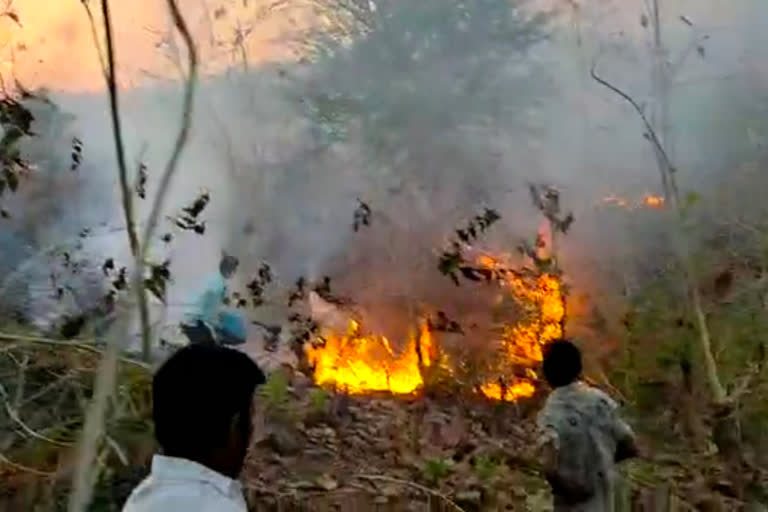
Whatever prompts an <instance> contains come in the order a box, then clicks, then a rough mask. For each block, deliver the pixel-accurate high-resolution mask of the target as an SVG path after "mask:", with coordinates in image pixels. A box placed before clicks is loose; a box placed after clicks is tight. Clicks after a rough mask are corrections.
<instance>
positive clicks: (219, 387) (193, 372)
mask: <svg viewBox="0 0 768 512" xmlns="http://www.w3.org/2000/svg"><path fill="white" fill-rule="evenodd" d="M265 380H266V379H265V377H264V374H263V373H262V371H261V370H260V369H259V367H258V365H256V363H254V362H253V360H251V358H250V357H248V356H247V355H246V354H244V353H242V352H239V351H237V350H234V349H230V348H225V347H220V346H210V345H188V346H186V347H184V348H182V349H180V350H178V351H177V352H176V353H175V354H173V355H172V356H171V357H169V358H168V360H167V361H166V362H165V363H164V364H163V365H162V366H161V367H160V369H159V370H158V371H157V373H156V374H155V376H154V379H153V382H152V385H153V388H152V398H153V406H152V407H153V411H152V415H153V417H154V421H155V437H156V438H157V441H158V443H159V444H160V446H161V447H162V448H163V451H164V453H165V454H166V455H169V456H172V457H181V458H186V459H192V460H199V459H201V458H205V457H208V456H210V455H211V454H212V453H214V452H216V451H217V450H218V449H220V448H222V447H225V446H226V445H227V442H228V440H229V437H230V435H231V428H232V421H233V419H234V418H235V417H236V416H238V415H239V416H238V417H239V419H240V421H242V422H243V423H241V424H240V425H239V426H240V427H241V428H242V429H243V433H244V435H247V432H248V431H249V428H248V427H249V425H250V420H251V418H250V411H251V403H252V400H253V394H254V391H255V390H256V388H257V387H258V386H260V385H261V384H263V383H264V382H265Z"/></svg>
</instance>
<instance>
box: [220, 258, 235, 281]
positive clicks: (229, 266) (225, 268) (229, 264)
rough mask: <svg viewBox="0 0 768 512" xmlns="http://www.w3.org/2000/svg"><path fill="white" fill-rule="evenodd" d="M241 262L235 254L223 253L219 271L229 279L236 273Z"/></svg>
mask: <svg viewBox="0 0 768 512" xmlns="http://www.w3.org/2000/svg"><path fill="white" fill-rule="evenodd" d="M239 264H240V262H239V261H238V260H237V258H235V257H234V256H231V255H229V254H227V253H222V255H221V261H219V272H221V275H222V276H224V277H225V278H226V279H229V278H230V277H232V276H233V275H234V274H235V272H236V271H237V267H238V265H239Z"/></svg>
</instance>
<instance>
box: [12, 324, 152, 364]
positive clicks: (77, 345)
mask: <svg viewBox="0 0 768 512" xmlns="http://www.w3.org/2000/svg"><path fill="white" fill-rule="evenodd" d="M0 341H21V342H24V343H33V344H39V345H53V346H57V347H67V348H72V349H76V350H82V351H85V352H91V353H93V354H98V355H103V354H104V351H103V350H101V349H99V348H98V347H94V346H93V345H89V344H88V341H87V340H82V341H80V342H72V341H65V340H56V339H51V338H43V337H40V336H25V335H21V334H10V333H4V332H0ZM118 359H119V360H120V361H122V362H124V363H126V364H130V365H133V366H137V367H139V368H142V369H145V370H150V369H151V366H150V365H149V364H148V363H145V362H143V361H137V360H136V359H131V358H130V357H118Z"/></svg>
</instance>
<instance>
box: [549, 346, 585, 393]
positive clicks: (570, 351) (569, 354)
mask: <svg viewBox="0 0 768 512" xmlns="http://www.w3.org/2000/svg"><path fill="white" fill-rule="evenodd" d="M543 367H544V368H543V369H544V378H545V379H547V382H549V385H550V386H552V387H553V388H560V387H563V386H567V385H568V384H571V383H572V382H574V381H575V380H576V379H578V378H579V376H581V369H582V367H581V351H580V350H579V348H578V347H577V346H576V345H574V344H573V343H572V342H570V341H568V340H556V341H553V342H552V343H549V344H548V345H546V346H545V347H544V364H543Z"/></svg>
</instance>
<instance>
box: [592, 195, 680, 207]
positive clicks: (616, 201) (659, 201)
mask: <svg viewBox="0 0 768 512" xmlns="http://www.w3.org/2000/svg"><path fill="white" fill-rule="evenodd" d="M600 203H601V204H607V205H614V206H618V207H619V208H624V209H627V210H636V209H638V208H651V209H654V210H659V209H661V208H664V206H665V204H666V201H665V200H664V198H663V197H661V196H657V195H653V194H646V195H644V196H643V197H642V198H640V199H635V200H632V199H627V198H625V197H620V196H615V195H609V196H606V197H604V198H603V199H602V200H601V201H600Z"/></svg>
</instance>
